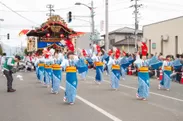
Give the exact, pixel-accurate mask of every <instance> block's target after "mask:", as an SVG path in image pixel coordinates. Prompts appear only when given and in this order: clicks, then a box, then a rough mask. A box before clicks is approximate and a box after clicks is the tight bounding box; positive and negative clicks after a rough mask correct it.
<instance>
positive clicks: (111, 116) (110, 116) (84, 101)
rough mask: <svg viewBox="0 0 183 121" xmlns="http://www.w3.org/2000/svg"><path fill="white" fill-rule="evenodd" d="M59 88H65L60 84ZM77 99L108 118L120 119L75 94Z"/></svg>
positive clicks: (117, 120) (114, 120) (115, 120)
mask: <svg viewBox="0 0 183 121" xmlns="http://www.w3.org/2000/svg"><path fill="white" fill-rule="evenodd" d="M60 88H61V89H62V90H65V88H64V87H62V86H60ZM76 98H77V99H79V100H80V101H82V102H83V103H85V104H87V105H88V106H90V107H91V108H93V109H95V110H97V111H98V112H100V113H102V114H103V115H105V116H107V117H108V118H110V119H111V120H113V121H122V120H121V119H119V118H117V117H115V116H113V115H112V114H110V113H108V112H107V111H105V110H103V109H102V108H100V107H98V106H96V105H95V104H93V103H91V102H89V101H88V100H86V99H84V98H82V97H80V96H79V95H77V96H76Z"/></svg>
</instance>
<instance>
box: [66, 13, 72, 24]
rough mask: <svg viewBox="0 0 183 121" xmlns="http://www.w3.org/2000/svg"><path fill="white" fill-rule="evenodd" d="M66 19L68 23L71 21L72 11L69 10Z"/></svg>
mask: <svg viewBox="0 0 183 121" xmlns="http://www.w3.org/2000/svg"><path fill="white" fill-rule="evenodd" d="M67 19H68V23H70V22H71V21H72V12H71V11H69V13H68V18H67Z"/></svg>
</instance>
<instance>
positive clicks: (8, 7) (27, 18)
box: [0, 1, 38, 25]
mask: <svg viewBox="0 0 183 121" xmlns="http://www.w3.org/2000/svg"><path fill="white" fill-rule="evenodd" d="M0 4H2V5H3V6H5V7H6V8H8V9H9V10H10V11H12V12H13V13H15V14H17V15H18V16H20V17H22V18H23V19H25V20H27V21H29V22H31V23H34V24H37V23H35V22H34V21H32V20H30V19H28V18H26V17H24V16H22V15H21V14H19V13H17V12H16V11H14V10H13V9H12V8H10V7H8V6H7V5H6V4H4V3H2V2H1V1H0ZM37 25H38V24H37Z"/></svg>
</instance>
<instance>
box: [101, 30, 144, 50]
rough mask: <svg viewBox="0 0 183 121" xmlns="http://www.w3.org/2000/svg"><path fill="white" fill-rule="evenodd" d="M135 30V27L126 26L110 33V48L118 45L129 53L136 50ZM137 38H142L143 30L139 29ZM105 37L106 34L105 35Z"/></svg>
mask: <svg viewBox="0 0 183 121" xmlns="http://www.w3.org/2000/svg"><path fill="white" fill-rule="evenodd" d="M134 33H135V30H134V29H133V28H129V27H124V28H120V29H117V30H115V31H112V32H110V33H109V48H112V47H117V48H119V49H120V50H124V51H125V52H128V53H133V52H135V36H134ZM137 33H138V38H137V40H141V38H142V36H143V35H142V31H141V30H138V32H137ZM104 38H105V35H104Z"/></svg>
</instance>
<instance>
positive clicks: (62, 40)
mask: <svg viewBox="0 0 183 121" xmlns="http://www.w3.org/2000/svg"><path fill="white" fill-rule="evenodd" d="M84 34H85V32H75V31H73V30H72V29H70V28H68V26H67V24H66V22H65V21H64V19H63V18H61V17H60V16H58V15H54V16H51V17H50V18H48V19H47V21H46V22H44V23H43V24H42V25H41V26H40V27H38V28H36V29H35V30H22V31H21V32H20V33H19V35H27V37H28V39H27V40H28V41H27V50H28V51H30V52H31V51H37V49H43V48H47V47H50V48H55V49H61V48H63V47H65V46H67V48H68V49H70V50H72V51H73V50H74V49H73V46H74V45H73V41H72V40H74V38H76V37H78V36H82V35H84Z"/></svg>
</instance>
